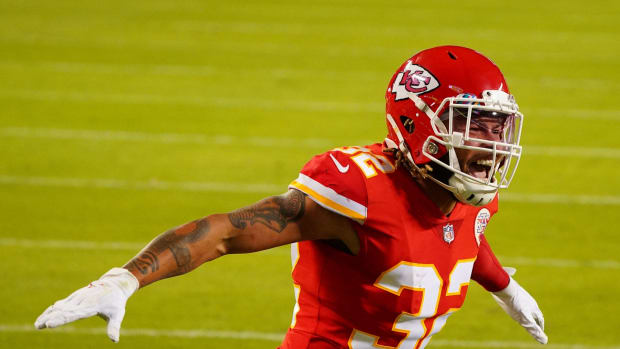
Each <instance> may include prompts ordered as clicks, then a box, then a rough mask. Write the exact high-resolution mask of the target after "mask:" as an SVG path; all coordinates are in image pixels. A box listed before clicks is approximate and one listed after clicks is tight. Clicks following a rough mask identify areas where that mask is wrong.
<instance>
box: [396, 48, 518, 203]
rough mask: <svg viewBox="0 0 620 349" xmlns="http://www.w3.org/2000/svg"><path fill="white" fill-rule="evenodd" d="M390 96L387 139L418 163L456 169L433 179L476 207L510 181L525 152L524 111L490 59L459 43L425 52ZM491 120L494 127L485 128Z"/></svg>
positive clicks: (404, 70) (401, 74) (405, 68)
mask: <svg viewBox="0 0 620 349" xmlns="http://www.w3.org/2000/svg"><path fill="white" fill-rule="evenodd" d="M385 99H386V121H387V126H388V136H387V138H386V139H385V144H386V146H387V147H388V148H391V149H398V150H400V151H402V152H403V154H404V155H405V157H406V161H407V162H408V164H409V165H410V167H411V168H413V169H414V170H418V171H419V170H420V167H423V166H422V165H425V164H429V165H431V168H432V167H433V166H434V167H435V168H437V166H435V165H438V166H441V167H442V168H443V169H447V170H449V171H450V172H449V174H450V175H449V178H447V179H443V180H442V179H439V178H436V177H437V176H433V172H431V173H430V176H429V178H430V179H431V180H433V181H435V182H437V183H438V184H439V185H441V186H442V187H444V188H445V189H447V190H449V191H451V192H452V193H454V195H455V197H456V198H457V199H458V200H459V201H462V202H465V203H468V204H471V205H475V206H481V205H486V204H487V203H489V202H490V201H491V200H492V199H493V198H494V197H495V194H496V192H497V190H498V188H506V187H508V185H509V183H510V181H511V180H512V178H513V176H514V172H515V170H516V168H517V165H518V162H519V158H520V156H521V147H520V146H519V139H520V136H521V127H522V122H523V114H521V113H520V112H519V107H518V106H517V104H516V103H515V100H514V97H513V96H512V95H510V92H509V90H508V86H507V85H506V81H505V80H504V76H503V75H502V73H501V71H500V70H499V68H498V67H497V66H496V65H495V64H494V63H493V62H491V61H490V60H489V59H488V58H486V57H485V56H483V55H482V54H480V53H478V52H476V51H474V50H471V49H468V48H465V47H459V46H440V47H435V48H431V49H427V50H424V51H421V52H419V53H417V54H416V55H414V56H413V57H411V58H410V59H408V60H407V61H405V62H404V63H403V64H402V65H401V66H400V67H399V68H398V70H397V71H396V73H395V74H394V76H393V77H392V79H391V80H390V84H389V85H388V89H387V92H386V94H385ZM489 122H491V123H494V126H492V128H493V129H491V127H488V128H485V125H486V124H485V123H487V124H488V123H489ZM466 150H469V151H476V154H478V155H476V156H474V157H470V158H472V159H473V160H472V162H471V163H467V164H465V163H463V161H464V160H463V159H459V156H458V154H463V151H466ZM480 154H482V155H480ZM461 156H462V155H461ZM462 157H463V156H462ZM459 160H461V161H459ZM435 172H439V171H435ZM444 172H445V171H444ZM421 173H424V172H423V171H422V172H421ZM481 173H482V174H481Z"/></svg>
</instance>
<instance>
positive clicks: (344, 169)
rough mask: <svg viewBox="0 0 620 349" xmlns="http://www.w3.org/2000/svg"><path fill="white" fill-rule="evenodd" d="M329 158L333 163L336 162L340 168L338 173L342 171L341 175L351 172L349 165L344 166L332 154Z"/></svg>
mask: <svg viewBox="0 0 620 349" xmlns="http://www.w3.org/2000/svg"><path fill="white" fill-rule="evenodd" d="M329 157H330V158H332V161H333V162H334V164H336V167H337V168H338V171H340V173H347V172H348V171H349V165H347V166H342V165H341V164H340V163H339V162H338V160H336V158H335V157H334V156H333V155H332V154H329Z"/></svg>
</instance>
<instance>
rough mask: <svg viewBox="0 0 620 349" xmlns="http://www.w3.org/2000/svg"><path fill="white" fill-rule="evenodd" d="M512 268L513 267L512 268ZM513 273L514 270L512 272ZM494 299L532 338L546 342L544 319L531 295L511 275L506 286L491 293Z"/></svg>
mask: <svg viewBox="0 0 620 349" xmlns="http://www.w3.org/2000/svg"><path fill="white" fill-rule="evenodd" d="M513 270H514V269H513ZM513 274H514V272H513ZM491 295H492V296H493V298H494V299H495V301H496V302H497V303H498V304H499V306H500V307H502V309H504V311H505V312H506V313H508V315H510V317H512V319H513V320H515V321H516V322H518V323H519V325H521V326H523V328H525V330H526V331H527V332H529V334H530V335H532V337H534V339H536V340H537V341H538V342H539V343H541V344H547V335H546V334H545V319H544V317H543V314H542V312H541V311H540V309H539V308H538V304H536V301H535V300H534V298H532V296H530V294H529V293H527V291H526V290H525V289H523V287H521V285H519V284H518V283H517V282H516V281H515V280H514V279H513V278H512V277H511V278H510V282H509V283H508V286H507V287H506V288H505V289H503V290H501V291H498V292H493V293H491Z"/></svg>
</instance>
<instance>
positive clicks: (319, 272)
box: [281, 144, 505, 349]
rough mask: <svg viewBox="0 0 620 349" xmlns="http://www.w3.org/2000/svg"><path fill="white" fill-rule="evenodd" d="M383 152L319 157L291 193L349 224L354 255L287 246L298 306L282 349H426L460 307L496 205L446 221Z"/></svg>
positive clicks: (309, 244)
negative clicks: (357, 248) (356, 246)
mask: <svg viewBox="0 0 620 349" xmlns="http://www.w3.org/2000/svg"><path fill="white" fill-rule="evenodd" d="M381 150H382V146H381V144H374V145H371V146H367V147H343V148H337V149H334V150H332V151H329V152H327V153H324V154H321V155H318V156H316V157H314V158H313V159H312V160H311V161H310V162H308V163H307V164H306V165H305V166H304V168H303V169H302V171H301V173H300V174H299V177H298V178H297V179H296V180H294V181H293V182H292V183H291V184H290V186H289V187H290V188H295V189H297V190H300V191H302V192H304V193H305V194H307V195H308V196H309V197H310V198H312V200H314V201H315V202H316V203H318V204H319V205H321V206H323V207H324V208H326V209H328V210H331V211H333V212H336V213H338V214H341V215H343V216H346V217H348V218H351V219H352V220H354V221H355V222H356V223H352V225H353V227H354V229H355V231H356V232H357V235H358V238H359V240H360V245H361V248H360V251H359V253H358V254H357V255H353V254H351V253H349V252H348V250H347V249H346V247H343V246H342V244H340V247H339V245H338V243H337V242H330V241H322V240H317V241H303V242H299V243H296V244H293V245H292V259H293V273H292V276H293V281H294V286H295V296H296V304H295V309H294V313H293V321H292V323H291V327H290V329H289V331H288V332H287V335H286V337H285V339H284V342H283V343H282V346H281V348H282V349H285V348H287V349H288V348H294V349H302V348H303V349H305V348H314V349H317V348H352V349H369V348H397V347H398V348H416V349H417V348H424V347H425V346H426V345H427V343H428V342H429V340H430V338H431V336H432V335H433V334H435V333H437V332H438V331H439V330H441V328H442V327H443V326H444V324H445V322H446V320H447V319H448V317H449V316H450V315H451V314H452V313H453V312H454V311H456V310H458V309H459V308H460V307H461V306H462V304H463V302H464V300H465V294H466V292H467V288H468V285H469V281H470V278H471V276H472V269H473V268H474V262H475V261H476V257H477V256H478V251H479V248H480V242H481V238H482V233H483V232H484V230H485V228H486V225H487V223H488V221H489V219H490V218H491V216H492V215H493V214H494V213H495V212H496V211H497V197H496V198H495V200H493V201H492V202H491V203H490V204H489V205H487V206H484V207H474V206H469V205H465V204H461V203H457V204H456V207H455V208H454V210H453V211H452V212H451V214H450V216H449V217H446V216H445V215H444V214H443V213H442V212H441V211H440V210H439V209H438V208H437V206H436V205H435V204H434V203H433V202H432V201H431V200H430V199H429V198H428V197H427V196H426V195H425V194H424V193H423V192H422V190H421V189H420V187H419V186H418V185H417V184H416V182H415V181H414V180H413V179H412V178H411V176H410V174H409V173H408V172H407V171H405V170H403V169H395V166H394V163H393V162H392V160H391V158H389V157H387V156H384V155H383V154H382V151H381ZM482 240H483V239H482ZM483 241H484V240H483ZM485 244H486V242H485ZM489 251H490V250H489ZM498 265H499V264H498ZM503 287H505V286H503Z"/></svg>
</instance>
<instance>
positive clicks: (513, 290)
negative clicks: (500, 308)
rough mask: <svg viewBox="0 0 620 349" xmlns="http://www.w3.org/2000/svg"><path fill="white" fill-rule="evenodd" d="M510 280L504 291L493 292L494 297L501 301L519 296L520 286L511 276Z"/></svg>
mask: <svg viewBox="0 0 620 349" xmlns="http://www.w3.org/2000/svg"><path fill="white" fill-rule="evenodd" d="M509 278H510V279H509V281H508V285H507V286H506V287H505V288H504V289H503V290H499V291H496V292H493V294H494V295H496V296H497V297H499V298H501V299H509V298H513V297H514V296H516V295H517V293H518V292H519V288H520V286H519V284H518V283H517V282H516V281H515V279H513V278H512V277H511V276H509Z"/></svg>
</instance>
